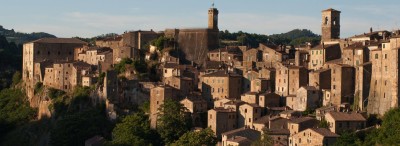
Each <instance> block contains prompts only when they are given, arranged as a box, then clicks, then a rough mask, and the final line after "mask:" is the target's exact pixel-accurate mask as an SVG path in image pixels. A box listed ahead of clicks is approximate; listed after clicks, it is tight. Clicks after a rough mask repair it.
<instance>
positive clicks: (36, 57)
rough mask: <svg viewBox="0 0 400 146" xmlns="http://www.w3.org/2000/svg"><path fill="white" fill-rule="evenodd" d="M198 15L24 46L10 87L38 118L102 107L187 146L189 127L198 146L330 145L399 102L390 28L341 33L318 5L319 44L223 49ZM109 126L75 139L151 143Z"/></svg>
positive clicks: (336, 16)
mask: <svg viewBox="0 0 400 146" xmlns="http://www.w3.org/2000/svg"><path fill="white" fill-rule="evenodd" d="M207 13H208V27H206V28H190V29H187V28H178V29H177V28H174V29H165V30H164V31H161V32H156V31H153V30H137V31H126V32H124V33H123V34H120V35H114V36H105V37H102V38H97V39H96V40H95V41H94V42H93V43H91V42H87V41H84V40H80V39H78V38H41V39H38V40H34V41H31V42H26V43H24V44H23V50H22V58H23V60H22V72H21V74H22V82H20V83H19V84H18V85H16V86H19V87H21V88H23V92H24V94H26V97H27V100H28V101H29V106H30V107H32V108H36V109H37V111H36V112H37V114H36V115H37V120H41V119H58V118H60V117H62V116H61V115H63V114H66V113H68V112H73V111H83V110H84V109H87V107H101V108H100V109H101V110H102V111H103V112H104V114H105V116H106V118H107V120H108V121H109V122H112V123H120V122H121V121H123V122H125V121H128V120H123V119H128V117H129V116H130V115H135V116H136V120H138V119H140V118H139V117H145V118H144V120H143V119H141V120H142V121H141V123H145V124H148V126H149V129H148V131H151V130H153V131H158V134H155V135H158V136H159V137H160V138H159V139H161V142H160V141H158V142H157V143H156V144H158V145H197V144H199V143H192V144H190V143H189V142H190V140H188V139H184V138H182V137H183V136H182V135H184V134H185V133H186V134H185V135H186V136H187V137H190V136H188V135H195V134H196V132H197V133H201V134H203V135H201V134H200V136H199V137H197V138H198V139H203V138H204V139H207V138H208V139H211V140H210V141H211V142H210V141H209V143H207V142H200V143H201V144H203V145H216V144H217V145H221V146H248V145H279V146H303V145H304V146H305V145H335V143H337V141H339V139H340V137H341V135H344V134H348V133H354V132H359V131H361V132H365V131H371V130H373V129H377V128H379V126H380V123H379V122H374V121H373V120H370V119H371V117H372V118H376V117H378V118H381V117H383V116H384V115H385V114H386V113H387V112H389V111H390V110H391V109H394V108H398V106H399V97H400V95H399V92H400V89H399V79H400V78H399V55H400V52H399V48H400V31H386V30H379V31H374V30H373V28H371V29H370V30H368V33H363V34H358V35H354V36H352V37H349V38H341V37H340V34H341V29H340V28H341V23H340V22H341V20H340V16H341V15H343V14H342V13H341V11H339V10H335V9H332V8H329V9H326V10H323V11H322V12H321V30H322V31H321V32H322V34H321V40H320V41H319V42H306V43H304V44H301V45H282V44H275V43H274V42H272V41H269V42H265V43H260V44H258V45H257V46H258V47H253V46H249V45H244V46H241V45H237V44H235V45H232V44H231V45H229V44H228V45H224V46H222V45H221V42H220V40H219V33H220V30H219V28H218V14H219V11H218V9H217V8H215V7H211V8H210V9H209V10H208V12H207ZM344 15H345V13H344ZM72 97H74V98H72ZM83 97H87V98H83ZM66 101H68V102H66ZM77 103H78V104H77ZM72 105H74V106H72ZM60 119H63V118H60ZM133 120H135V119H133ZM131 122H132V121H131ZM136 126H137V125H136ZM100 127H101V126H100ZM118 127H119V126H118V124H117V126H116V128H118ZM80 128H84V127H80ZM61 129H62V128H61ZM123 129H126V127H125V128H121V129H120V130H123ZM171 129H172V130H171ZM182 129H184V130H182ZM135 130H136V131H143V133H141V134H142V136H143V135H146V134H148V133H146V132H148V131H144V130H143V129H135ZM135 130H134V131H135ZM0 131H1V130H0ZM114 131H116V130H115V129H114V130H113V133H112V136H110V133H108V134H103V135H102V134H99V133H94V134H93V135H90V137H85V142H84V143H85V145H93V146H94V145H106V144H115V145H148V144H154V145H156V144H155V143H154V141H152V140H151V139H144V138H143V137H142V139H144V140H143V141H141V140H139V139H140V138H139V139H135V140H133V141H132V143H130V144H127V143H124V142H121V141H122V140H121V141H116V142H115V139H118V137H117V136H118V135H116V134H114ZM187 133H189V134H187ZM208 135H209V136H210V137H211V138H210V137H207V136H208ZM136 136H138V137H140V134H138V135H136ZM110 137H111V138H110ZM150 137H152V138H156V137H157V136H150ZM185 140H186V141H185ZM107 141H111V142H107ZM204 141H206V140H204ZM118 142H120V143H118ZM53 144H54V143H53ZM82 144H83V142H82Z"/></svg>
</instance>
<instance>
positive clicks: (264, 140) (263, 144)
mask: <svg viewBox="0 0 400 146" xmlns="http://www.w3.org/2000/svg"><path fill="white" fill-rule="evenodd" d="M251 145H252V146H272V145H273V139H272V138H271V137H270V136H269V135H268V132H264V133H263V134H262V135H261V136H260V138H259V139H258V140H256V141H254V142H253V143H252V144H251Z"/></svg>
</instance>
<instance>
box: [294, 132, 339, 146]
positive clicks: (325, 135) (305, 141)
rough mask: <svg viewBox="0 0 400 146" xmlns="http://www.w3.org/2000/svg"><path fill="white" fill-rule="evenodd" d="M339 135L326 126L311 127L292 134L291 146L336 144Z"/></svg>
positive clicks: (326, 145) (327, 145)
mask: <svg viewBox="0 0 400 146" xmlns="http://www.w3.org/2000/svg"><path fill="white" fill-rule="evenodd" d="M338 137H339V135H337V134H335V133H332V132H330V131H329V130H328V129H325V128H309V129H306V130H303V131H301V132H299V133H297V134H295V135H293V136H291V137H290V139H289V146H310V145H318V146H322V145H324V146H330V145H334V144H335V142H336V139H337V138H338Z"/></svg>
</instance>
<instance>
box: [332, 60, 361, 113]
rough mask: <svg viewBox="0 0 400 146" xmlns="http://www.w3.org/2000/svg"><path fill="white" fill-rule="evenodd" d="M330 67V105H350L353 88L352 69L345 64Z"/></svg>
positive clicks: (352, 98)
mask: <svg viewBox="0 0 400 146" xmlns="http://www.w3.org/2000/svg"><path fill="white" fill-rule="evenodd" d="M331 67H332V69H331V75H332V77H331V83H332V85H331V97H330V98H331V103H332V104H333V105H336V106H339V105H341V104H342V103H352V102H353V100H354V88H355V84H354V83H355V79H354V77H355V72H354V68H353V67H351V66H349V65H345V64H334V65H332V66H331Z"/></svg>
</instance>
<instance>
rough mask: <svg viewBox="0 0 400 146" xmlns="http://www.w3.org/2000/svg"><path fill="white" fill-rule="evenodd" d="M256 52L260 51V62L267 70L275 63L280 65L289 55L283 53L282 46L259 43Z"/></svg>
mask: <svg viewBox="0 0 400 146" xmlns="http://www.w3.org/2000/svg"><path fill="white" fill-rule="evenodd" d="M258 50H261V51H262V61H263V62H265V63H266V64H265V65H266V66H267V67H269V68H271V67H275V63H277V62H280V63H282V62H285V61H286V60H287V59H289V54H288V53H286V52H285V48H284V46H277V45H273V44H265V43H260V45H259V47H258ZM243 60H244V59H243Z"/></svg>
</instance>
